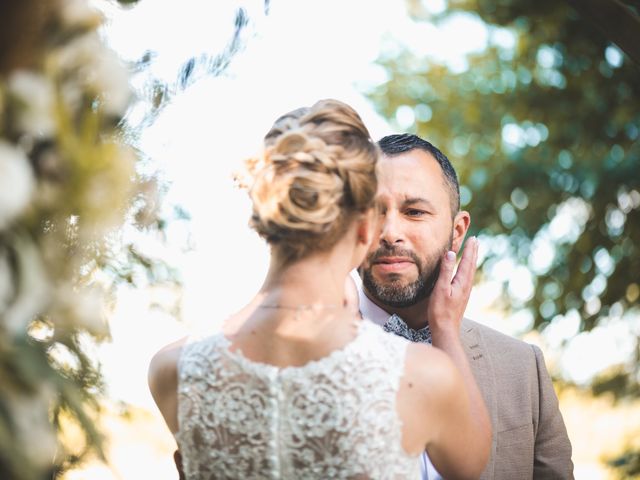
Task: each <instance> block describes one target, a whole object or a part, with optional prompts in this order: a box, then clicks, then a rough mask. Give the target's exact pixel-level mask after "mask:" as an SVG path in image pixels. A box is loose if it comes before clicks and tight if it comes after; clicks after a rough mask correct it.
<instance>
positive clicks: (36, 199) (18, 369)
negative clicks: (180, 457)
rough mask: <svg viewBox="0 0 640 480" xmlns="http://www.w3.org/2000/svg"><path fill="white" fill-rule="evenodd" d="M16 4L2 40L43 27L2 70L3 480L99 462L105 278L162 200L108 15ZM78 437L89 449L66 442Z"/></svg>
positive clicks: (1, 24) (58, 4)
mask: <svg viewBox="0 0 640 480" xmlns="http://www.w3.org/2000/svg"><path fill="white" fill-rule="evenodd" d="M13 3H14V5H13V6H12V7H7V8H6V9H4V7H3V15H2V16H0V29H2V30H4V31H5V32H6V31H10V32H16V34H15V35H16V37H17V36H19V35H21V34H22V33H21V32H22V31H29V32H33V31H34V30H35V28H36V27H34V26H33V25H39V30H38V31H36V32H35V33H34V34H33V41H31V42H19V41H18V40H19V39H18V38H16V43H15V44H14V43H12V45H14V46H13V47H9V49H11V48H25V49H26V51H24V52H23V51H19V52H9V50H7V51H6V52H0V57H2V55H4V53H7V54H8V53H13V54H15V55H13V57H11V56H9V55H6V56H7V57H8V58H19V59H22V58H27V59H30V61H29V62H27V64H19V65H13V64H11V63H10V62H9V61H4V58H0V60H3V61H2V62H0V64H1V65H2V69H0V378H1V379H2V382H1V383H2V386H1V388H0V478H13V479H17V480H22V479H33V478H51V475H52V474H55V472H57V471H60V470H63V469H65V468H68V467H69V466H71V465H72V464H73V462H74V461H79V460H80V459H81V458H82V456H83V454H84V453H87V452H90V451H92V450H95V451H97V452H98V453H99V452H100V434H99V432H98V431H97V430H96V428H95V426H94V420H95V418H94V416H95V414H96V412H97V401H96V394H97V392H99V389H100V375H99V372H98V370H97V368H96V365H94V363H93V362H92V360H91V359H90V358H89V357H88V355H87V354H86V353H85V351H84V350H83V343H84V342H86V340H87V339H94V340H100V339H104V338H106V337H107V336H108V328H107V323H106V321H105V312H106V305H107V303H108V302H107V296H106V293H107V292H106V290H107V287H108V285H105V282H101V281H100V278H102V277H100V276H99V275H98V274H97V273H99V272H101V271H103V270H104V267H105V265H106V264H108V260H109V258H108V257H109V242H110V241H111V237H112V236H113V235H112V234H113V232H115V231H116V230H117V228H118V227H120V226H122V224H123V223H124V222H125V221H130V220H131V218H132V217H140V216H146V217H147V218H146V221H147V222H149V223H150V222H152V220H150V219H149V218H148V217H149V215H151V213H150V212H149V211H147V212H144V211H143V210H144V205H143V206H142V207H141V206H140V202H141V200H140V199H142V203H145V204H149V205H152V206H154V207H153V208H155V205H156V203H157V199H156V198H155V194H156V191H155V190H153V192H150V191H149V189H150V185H152V186H153V185H154V182H153V181H150V179H148V178H147V179H142V178H139V176H138V175H137V174H136V161H137V155H136V153H135V151H134V149H133V148H131V147H130V146H128V145H127V144H126V143H125V142H124V141H123V138H124V135H123V132H122V119H123V116H124V114H125V112H126V111H127V108H128V106H129V103H130V101H131V99H132V94H131V89H130V86H129V72H128V70H127V68H126V66H125V65H124V64H123V63H122V62H121V61H120V59H119V57H118V56H117V55H116V54H115V52H113V51H112V50H110V49H109V48H107V47H106V46H105V44H104V42H103V41H102V40H101V38H100V36H99V34H98V32H97V30H96V29H97V28H98V27H99V26H100V24H101V22H102V18H101V16H100V14H99V13H98V12H97V11H95V10H94V9H92V8H91V7H90V5H89V3H88V1H87V0H58V1H53V2H45V4H47V7H46V12H45V13H43V11H45V10H43V7H42V4H41V2H37V1H25V2H13ZM4 10H6V12H5V11H4ZM36 17H37V18H40V17H42V18H44V20H43V21H42V22H40V23H38V22H35V21H34V22H31V20H32V19H34V20H35V19H36ZM20 22H23V23H25V24H24V25H20ZM3 50H5V48H4V47H3ZM7 62H9V63H7ZM134 205H135V206H136V209H137V210H136V209H133V206H134ZM132 209H133V210H132ZM61 352H64V353H61ZM62 357H65V358H62ZM74 423H75V424H76V425H78V426H79V427H80V430H81V431H82V432H83V433H84V435H83V437H84V440H83V442H82V443H83V445H80V446H79V447H78V446H74V445H66V444H64V442H63V441H61V440H60V439H61V438H62V437H64V435H61V430H63V429H64V425H65V424H74Z"/></svg>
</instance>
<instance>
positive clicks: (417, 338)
mask: <svg viewBox="0 0 640 480" xmlns="http://www.w3.org/2000/svg"><path fill="white" fill-rule="evenodd" d="M382 328H383V329H384V331H385V332H391V333H395V334H396V335H398V336H400V337H404V338H406V339H407V340H409V341H411V342H417V343H428V344H431V330H430V329H429V325H427V326H426V327H424V328H421V329H420V330H414V329H413V328H409V326H408V325H407V324H406V323H405V322H404V320H402V319H401V318H400V317H399V316H398V315H396V314H395V313H394V314H393V315H391V316H390V317H389V320H387V321H386V322H385V324H384V325H383V326H382Z"/></svg>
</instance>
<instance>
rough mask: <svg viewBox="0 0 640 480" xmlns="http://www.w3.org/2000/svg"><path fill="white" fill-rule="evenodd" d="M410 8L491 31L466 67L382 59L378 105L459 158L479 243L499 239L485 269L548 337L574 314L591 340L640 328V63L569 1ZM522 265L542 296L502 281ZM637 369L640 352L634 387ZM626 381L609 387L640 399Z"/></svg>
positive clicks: (416, 14) (403, 55)
mask: <svg viewBox="0 0 640 480" xmlns="http://www.w3.org/2000/svg"><path fill="white" fill-rule="evenodd" d="M630 3H634V4H635V3H637V2H630ZM407 4H408V8H409V12H410V13H411V15H412V16H413V18H414V19H415V20H416V21H417V22H419V23H420V22H434V23H438V22H441V21H444V20H447V19H449V18H451V17H452V16H455V15H459V14H461V13H465V14H467V15H472V16H474V17H475V18H479V19H481V20H482V21H483V22H484V24H485V25H486V27H487V30H488V41H487V48H486V49H484V50H482V51H481V52H479V53H474V54H470V55H468V56H467V58H466V61H467V62H468V65H467V68H463V69H458V70H456V71H451V70H449V69H448V68H447V66H445V65H443V64H439V63H437V62H436V61H434V60H431V59H429V58H424V57H420V56H417V55H416V54H415V53H413V52H412V50H411V49H410V48H408V47H397V48H390V49H388V51H387V52H388V53H383V54H382V55H381V57H380V58H379V60H378V62H379V64H380V65H382V66H383V67H384V68H385V70H386V72H387V74H388V80H387V81H385V82H384V83H382V84H380V85H379V86H377V87H376V88H374V89H372V90H371V91H370V92H369V96H370V98H371V99H372V100H373V102H374V104H375V105H376V106H377V108H378V110H379V111H380V112H381V113H382V114H383V115H384V116H386V117H388V118H392V119H393V118H396V119H399V118H401V117H403V118H405V119H406V118H407V117H408V118H409V119H412V118H414V119H415V121H414V122H413V123H412V124H411V125H410V126H409V127H408V129H409V130H412V129H413V131H414V132H415V133H417V134H419V135H420V136H422V137H424V138H426V139H428V140H430V141H432V142H433V143H434V144H435V145H437V146H439V147H440V148H441V149H442V150H443V151H444V152H445V153H446V154H447V155H448V156H449V157H450V159H451V160H452V162H453V164H454V166H455V167H456V169H457V171H458V173H459V176H460V179H461V194H462V195H461V197H462V203H463V207H464V208H465V209H467V210H469V211H470V212H471V214H472V219H473V221H472V228H471V233H472V234H476V235H480V236H488V237H490V239H488V241H487V242H486V243H487V244H488V245H489V252H488V254H487V256H486V257H485V258H484V262H483V269H482V272H483V273H484V274H486V275H488V276H491V275H494V276H495V274H496V273H501V276H502V277H503V278H505V281H504V297H503V298H504V301H505V307H507V308H511V309H512V310H513V311H515V310H518V309H528V310H529V311H530V312H531V313H532V317H533V324H532V325H531V327H532V328H536V329H539V330H544V328H545V327H546V326H548V325H549V324H550V323H552V322H554V321H556V320H557V319H559V318H561V316H562V315H566V314H568V313H571V314H573V315H579V318H580V326H579V331H589V330H591V329H593V328H594V327H595V326H597V325H600V324H602V322H603V321H606V320H608V319H610V318H618V319H619V318H621V317H623V318H625V319H626V318H629V319H631V318H632V317H633V316H635V317H636V318H637V315H638V310H637V307H638V298H639V297H640V273H639V272H640V141H639V138H640V108H639V107H640V66H639V65H637V64H634V63H633V62H631V61H630V60H629V58H628V57H626V56H625V55H624V54H623V53H622V52H621V51H620V49H618V48H617V47H616V46H615V45H613V44H611V43H610V41H609V40H608V39H607V38H605V37H604V36H603V34H602V33H601V32H600V30H598V29H597V28H596V26H595V25H593V24H592V23H590V22H589V21H587V20H585V19H583V18H581V17H580V16H579V15H578V14H577V13H576V12H575V11H574V10H573V9H572V8H571V7H570V5H569V4H568V3H565V2H557V1H554V0H541V1H537V2H533V1H530V0H502V1H498V2H496V1H488V0H450V1H449V2H448V8H447V9H446V10H445V11H444V12H442V13H439V14H437V15H432V14H430V13H429V11H428V10H427V9H426V8H425V6H424V5H423V3H422V2H420V1H418V0H410V1H408V2H407ZM636 33H637V41H640V32H636ZM460 34H461V35H463V34H464V32H461V33H460ZM460 70H462V71H460ZM404 123H406V121H405V122H402V121H400V122H398V125H399V126H400V128H407V126H406V124H404ZM509 256H512V257H514V258H516V259H517V261H518V263H520V264H521V265H523V266H525V267H526V269H527V270H528V271H530V272H531V273H532V282H533V287H534V288H533V291H532V294H531V295H528V294H526V292H524V293H522V292H514V288H515V287H513V286H512V290H511V291H509V275H508V274H506V275H505V272H496V269H498V268H500V263H498V261H499V260H500V259H502V258H505V257H509ZM514 293H515V294H514ZM518 293H520V295H519V294H518ZM634 312H635V313H634ZM629 314H631V315H629ZM625 315H627V316H625ZM630 321H631V320H630ZM636 352H638V349H636ZM637 365H638V358H637V353H636V358H635V359H631V361H630V362H629V364H628V365H627V366H626V370H625V373H626V374H627V377H628V374H630V373H631V374H632V376H631V377H628V378H630V382H631V383H637V379H638V377H637V375H638V367H637ZM624 384H625V385H627V383H624ZM605 385H606V383H600V386H601V387H603V386H605ZM619 385H621V384H620V382H619V381H618V382H610V383H609V386H610V388H611V389H612V390H613V391H614V392H618V393H620V392H622V391H626V392H629V393H632V394H633V395H637V392H638V390H637V389H636V388H631V387H630V386H629V385H627V386H626V387H625V388H621V389H619V388H618V387H619Z"/></svg>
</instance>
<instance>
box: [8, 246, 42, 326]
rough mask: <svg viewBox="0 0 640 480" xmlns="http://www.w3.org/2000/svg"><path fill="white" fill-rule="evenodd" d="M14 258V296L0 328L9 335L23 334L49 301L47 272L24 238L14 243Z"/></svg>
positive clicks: (33, 248) (36, 251)
mask: <svg viewBox="0 0 640 480" xmlns="http://www.w3.org/2000/svg"><path fill="white" fill-rule="evenodd" d="M14 248H15V253H16V259H17V272H18V273H17V275H16V279H17V284H15V285H14V288H15V289H16V297H15V298H14V299H13V302H12V303H11V306H10V307H9V309H7V311H6V312H4V315H3V317H4V318H3V320H4V322H3V326H4V328H5V329H6V331H7V332H8V333H9V334H10V335H19V334H21V333H23V332H24V331H26V329H27V327H28V325H29V323H30V322H31V321H32V320H33V318H34V317H35V315H37V314H38V313H40V312H42V311H43V309H44V308H45V306H46V305H47V303H48V301H49V292H50V289H49V283H48V281H47V273H46V271H45V268H44V265H43V264H42V259H41V258H40V253H39V252H38V249H37V247H36V246H35V245H34V244H33V243H32V242H31V241H30V240H29V239H28V238H24V237H23V238H19V239H18V240H17V241H15V244H14Z"/></svg>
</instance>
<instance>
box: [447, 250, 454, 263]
mask: <svg viewBox="0 0 640 480" xmlns="http://www.w3.org/2000/svg"><path fill="white" fill-rule="evenodd" d="M455 259H456V254H455V253H454V252H452V251H451V250H449V251H448V252H447V260H449V261H451V260H455Z"/></svg>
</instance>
